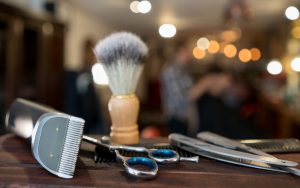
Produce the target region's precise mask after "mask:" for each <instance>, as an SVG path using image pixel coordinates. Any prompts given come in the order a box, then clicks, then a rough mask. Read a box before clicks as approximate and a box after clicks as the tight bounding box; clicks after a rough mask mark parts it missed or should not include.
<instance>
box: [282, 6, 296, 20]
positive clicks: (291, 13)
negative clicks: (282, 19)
mask: <svg viewBox="0 0 300 188" xmlns="http://www.w3.org/2000/svg"><path fill="white" fill-rule="evenodd" d="M285 16H286V17H287V19H289V20H296V19H298V17H299V10H298V9H297V8H296V7H294V6H290V7H288V8H287V9H286V10H285Z"/></svg>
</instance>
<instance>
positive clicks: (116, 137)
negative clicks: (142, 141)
mask: <svg viewBox="0 0 300 188" xmlns="http://www.w3.org/2000/svg"><path fill="white" fill-rule="evenodd" d="M139 106H140V104H139V100H138V98H137V97H136V95H134V94H133V95H124V96H112V97H111V98H110V100H109V103H108V109H109V113H110V117H111V121H112V126H111V132H110V137H111V139H112V141H113V142H114V143H118V144H137V143H138V142H139V131H138V125H137V118H138V113H139Z"/></svg>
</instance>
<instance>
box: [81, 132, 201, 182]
mask: <svg viewBox="0 0 300 188" xmlns="http://www.w3.org/2000/svg"><path fill="white" fill-rule="evenodd" d="M82 139H83V140H85V141H87V142H89V143H93V144H96V145H98V146H101V147H104V148H106V149H108V150H109V151H111V152H114V153H115V154H116V159H117V161H120V162H122V163H123V166H124V168H125V171H126V172H127V173H128V174H129V175H131V176H135V177H139V178H147V179H148V178H154V177H155V176H156V175H157V172H158V165H157V164H158V163H159V164H166V163H177V162H179V161H188V162H195V163H197V162H198V160H199V157H198V156H195V157H180V156H179V154H178V153H177V152H176V151H174V150H171V149H147V148H145V147H135V146H125V145H117V144H112V143H111V142H110V139H109V137H102V138H101V141H100V140H97V139H95V138H92V137H89V136H85V135H83V137H82ZM119 150H124V151H133V152H141V153H147V155H148V157H125V156H123V155H121V153H120V151H119ZM140 165H141V166H144V167H146V168H147V170H141V169H139V168H137V167H138V166H140Z"/></svg>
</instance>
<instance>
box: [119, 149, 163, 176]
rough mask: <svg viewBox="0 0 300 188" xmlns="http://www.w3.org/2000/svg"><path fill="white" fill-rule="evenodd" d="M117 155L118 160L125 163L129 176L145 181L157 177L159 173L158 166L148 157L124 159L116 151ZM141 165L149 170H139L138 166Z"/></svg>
mask: <svg viewBox="0 0 300 188" xmlns="http://www.w3.org/2000/svg"><path fill="white" fill-rule="evenodd" d="M115 153H116V155H117V159H120V160H122V161H123V165H124V167H125V171H126V172H127V173H128V174H129V175H131V176H135V177H139V178H145V179H150V178H154V177H156V175H157V172H158V166H157V163H156V162H155V161H154V160H152V159H149V158H147V157H124V156H122V155H121V154H120V152H119V151H118V150H115ZM140 165H142V166H144V167H147V169H149V170H140V169H138V168H137V166H140Z"/></svg>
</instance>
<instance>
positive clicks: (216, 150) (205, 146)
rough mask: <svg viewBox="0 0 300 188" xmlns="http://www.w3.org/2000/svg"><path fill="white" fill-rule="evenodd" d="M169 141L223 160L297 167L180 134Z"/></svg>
mask: <svg viewBox="0 0 300 188" xmlns="http://www.w3.org/2000/svg"><path fill="white" fill-rule="evenodd" d="M169 140H170V143H171V144H173V145H175V146H178V147H180V146H181V145H182V144H184V145H187V146H190V147H194V148H197V149H198V150H203V151H205V152H208V153H212V154H216V155H219V156H223V157H224V158H226V157H231V158H235V159H237V160H250V161H255V162H260V163H266V164H269V165H276V166H297V163H296V162H293V161H287V160H281V159H277V158H271V157H266V156H259V155H254V154H250V153H246V152H240V151H235V150H232V149H227V148H224V147H219V146H216V145H213V144H209V143H206V142H203V141H200V140H197V139H193V138H189V137H187V136H184V135H181V134H176V133H173V134H170V135H169Z"/></svg>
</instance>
